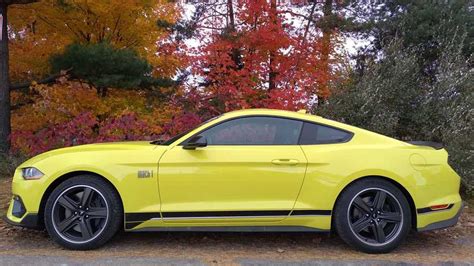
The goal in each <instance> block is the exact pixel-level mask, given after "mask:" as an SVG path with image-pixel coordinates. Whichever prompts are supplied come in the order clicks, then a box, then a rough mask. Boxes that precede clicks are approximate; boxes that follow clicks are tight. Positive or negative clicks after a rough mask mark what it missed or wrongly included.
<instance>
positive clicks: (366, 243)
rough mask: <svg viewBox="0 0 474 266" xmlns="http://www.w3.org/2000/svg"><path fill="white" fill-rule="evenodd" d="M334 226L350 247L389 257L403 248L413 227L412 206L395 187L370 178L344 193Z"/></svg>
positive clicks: (338, 205) (383, 181)
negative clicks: (388, 255) (403, 242)
mask: <svg viewBox="0 0 474 266" xmlns="http://www.w3.org/2000/svg"><path fill="white" fill-rule="evenodd" d="M334 215H335V216H334V224H335V227H336V230H337V232H338V234H339V236H340V237H341V238H342V239H343V240H344V241H345V242H346V243H347V244H349V245H350V246H352V247H354V248H356V249H359V250H361V251H364V252H367V253H386V252H390V251H392V250H393V249H395V248H396V247H398V246H399V245H400V243H401V242H402V241H403V240H404V239H405V237H406V236H407V234H408V232H409V231H410V226H411V211H410V205H409V204H408V201H407V199H406V198H405V196H404V195H403V193H402V192H401V191H400V189H398V188H397V187H396V186H395V185H393V184H392V183H390V182H388V181H385V180H382V179H377V178H367V179H363V180H360V181H356V182H355V183H354V184H352V185H350V186H349V187H348V188H347V189H345V190H344V191H343V192H342V194H341V196H340V198H339V199H338V201H337V203H336V209H335V214H334Z"/></svg>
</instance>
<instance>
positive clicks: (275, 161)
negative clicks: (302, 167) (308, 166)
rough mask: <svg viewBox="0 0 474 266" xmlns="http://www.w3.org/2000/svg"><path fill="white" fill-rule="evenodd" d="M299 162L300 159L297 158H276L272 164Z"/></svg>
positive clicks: (294, 163) (293, 163)
mask: <svg viewBox="0 0 474 266" xmlns="http://www.w3.org/2000/svg"><path fill="white" fill-rule="evenodd" d="M298 163H299V161H298V160H295V159H275V160H273V161H272V164H277V165H297V164H298Z"/></svg>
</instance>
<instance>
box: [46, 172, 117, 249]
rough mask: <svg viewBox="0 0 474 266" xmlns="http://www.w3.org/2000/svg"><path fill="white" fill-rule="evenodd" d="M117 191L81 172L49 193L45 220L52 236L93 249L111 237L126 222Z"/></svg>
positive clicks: (71, 245) (74, 246) (73, 246)
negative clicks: (123, 218)
mask: <svg viewBox="0 0 474 266" xmlns="http://www.w3.org/2000/svg"><path fill="white" fill-rule="evenodd" d="M122 217H123V215H122V208H121V204H120V199H119V197H118V195H117V193H116V192H115V190H114V189H113V188H112V187H111V186H110V185H109V184H108V183H107V182H105V181H104V180H102V179H101V178H99V177H96V176H92V175H80V176H76V177H73V178H70V179H68V180H66V181H64V182H63V183H61V184H60V185H59V186H58V187H57V188H55V189H54V190H53V192H52V193H51V195H50V196H49V198H48V200H47V202H46V206H45V211H44V223H45V226H46V229H47V230H48V233H49V235H50V236H51V238H52V239H53V240H54V241H55V242H57V243H58V244H60V245H62V246H64V247H66V248H69V249H80V250H85V249H93V248H97V247H99V246H101V245H103V244H104V243H105V242H107V241H108V240H110V239H111V238H112V237H113V236H114V235H115V233H116V232H117V231H118V230H119V228H120V225H121V224H122Z"/></svg>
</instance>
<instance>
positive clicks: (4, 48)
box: [0, 2, 11, 152]
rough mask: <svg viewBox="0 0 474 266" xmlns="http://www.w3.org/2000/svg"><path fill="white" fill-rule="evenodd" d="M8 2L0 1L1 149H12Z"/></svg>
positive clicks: (3, 150)
mask: <svg viewBox="0 0 474 266" xmlns="http://www.w3.org/2000/svg"><path fill="white" fill-rule="evenodd" d="M7 8H8V5H7V4H6V3H2V2H0V14H1V15H2V16H3V23H2V25H3V26H2V38H1V40H0V151H2V152H6V151H8V150H9V149H10V131H11V127H10V81H9V78H8V56H9V55H8V30H7V24H8V19H7Z"/></svg>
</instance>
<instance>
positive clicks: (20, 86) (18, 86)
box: [10, 68, 72, 91]
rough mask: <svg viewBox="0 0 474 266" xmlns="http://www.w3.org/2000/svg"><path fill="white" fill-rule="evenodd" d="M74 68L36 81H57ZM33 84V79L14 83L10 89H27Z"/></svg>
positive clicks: (42, 82)
mask: <svg viewBox="0 0 474 266" xmlns="http://www.w3.org/2000/svg"><path fill="white" fill-rule="evenodd" d="M71 70H72V68H70V69H67V70H64V71H61V72H60V73H57V74H54V75H51V76H49V77H47V78H44V79H42V80H40V81H36V83H37V84H49V83H53V82H55V81H56V80H57V79H58V78H60V77H64V76H66V75H68V73H69V72H70V71H71ZM32 84H33V82H32V81H28V82H24V83H19V84H14V85H11V86H10V90H12V91H13V90H22V89H27V88H29V87H30V86H31V85H32Z"/></svg>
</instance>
